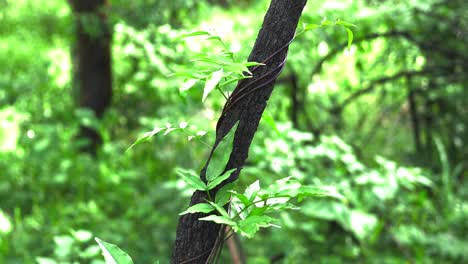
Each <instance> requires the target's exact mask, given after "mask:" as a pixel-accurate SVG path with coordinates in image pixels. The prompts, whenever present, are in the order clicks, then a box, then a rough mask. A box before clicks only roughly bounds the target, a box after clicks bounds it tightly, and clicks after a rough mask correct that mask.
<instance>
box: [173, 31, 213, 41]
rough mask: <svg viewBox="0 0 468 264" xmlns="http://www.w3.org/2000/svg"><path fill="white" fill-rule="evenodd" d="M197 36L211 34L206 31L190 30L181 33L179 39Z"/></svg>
mask: <svg viewBox="0 0 468 264" xmlns="http://www.w3.org/2000/svg"><path fill="white" fill-rule="evenodd" d="M197 36H211V34H210V33H209V32H208V31H203V30H199V31H194V32H190V33H187V34H183V35H182V36H180V37H179V39H183V38H188V37H197Z"/></svg>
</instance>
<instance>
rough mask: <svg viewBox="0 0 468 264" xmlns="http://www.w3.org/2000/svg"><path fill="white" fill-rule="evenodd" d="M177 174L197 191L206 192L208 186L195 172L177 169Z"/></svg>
mask: <svg viewBox="0 0 468 264" xmlns="http://www.w3.org/2000/svg"><path fill="white" fill-rule="evenodd" d="M176 172H177V174H178V175H179V176H181V177H182V180H184V182H185V183H187V184H188V185H190V186H191V187H193V188H195V189H196V190H200V191H205V190H206V188H207V187H206V184H205V183H204V182H203V181H202V180H201V179H200V177H199V176H198V175H197V174H195V173H194V172H193V171H189V170H184V169H177V170H176Z"/></svg>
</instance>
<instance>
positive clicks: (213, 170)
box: [206, 122, 239, 181]
mask: <svg viewBox="0 0 468 264" xmlns="http://www.w3.org/2000/svg"><path fill="white" fill-rule="evenodd" d="M238 125H239V122H237V123H236V124H235V125H234V126H233V127H232V128H231V130H229V133H228V134H227V135H226V136H225V137H224V138H223V139H222V140H221V142H220V143H219V144H218V146H217V147H216V149H215V150H214V152H213V156H212V157H211V159H210V161H209V164H208V168H207V169H206V179H207V180H208V181H212V180H213V179H215V178H216V177H218V176H219V175H220V174H221V173H223V171H224V169H225V168H226V165H227V163H228V161H229V157H230V156H231V152H232V144H233V141H234V135H235V132H236V130H237V126H238Z"/></svg>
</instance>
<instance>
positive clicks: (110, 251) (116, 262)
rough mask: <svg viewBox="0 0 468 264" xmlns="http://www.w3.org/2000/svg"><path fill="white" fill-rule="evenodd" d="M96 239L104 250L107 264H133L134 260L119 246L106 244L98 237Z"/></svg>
mask: <svg viewBox="0 0 468 264" xmlns="http://www.w3.org/2000/svg"><path fill="white" fill-rule="evenodd" d="M95 239H96V242H97V243H98V244H99V247H100V248H101V250H102V255H103V256H104V259H105V261H106V264H133V261H132V258H131V257H130V256H129V255H128V254H127V253H125V252H124V251H122V250H121V249H120V248H119V247H118V246H116V245H113V244H110V243H107V242H104V241H102V240H101V239H99V238H97V237H96V238H95Z"/></svg>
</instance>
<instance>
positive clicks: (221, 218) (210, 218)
mask: <svg viewBox="0 0 468 264" xmlns="http://www.w3.org/2000/svg"><path fill="white" fill-rule="evenodd" d="M198 220H202V221H212V222H215V223H217V224H224V225H228V226H236V225H237V224H236V222H234V221H233V220H231V218H229V217H226V216H219V215H209V216H207V217H203V218H200V219H198Z"/></svg>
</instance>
